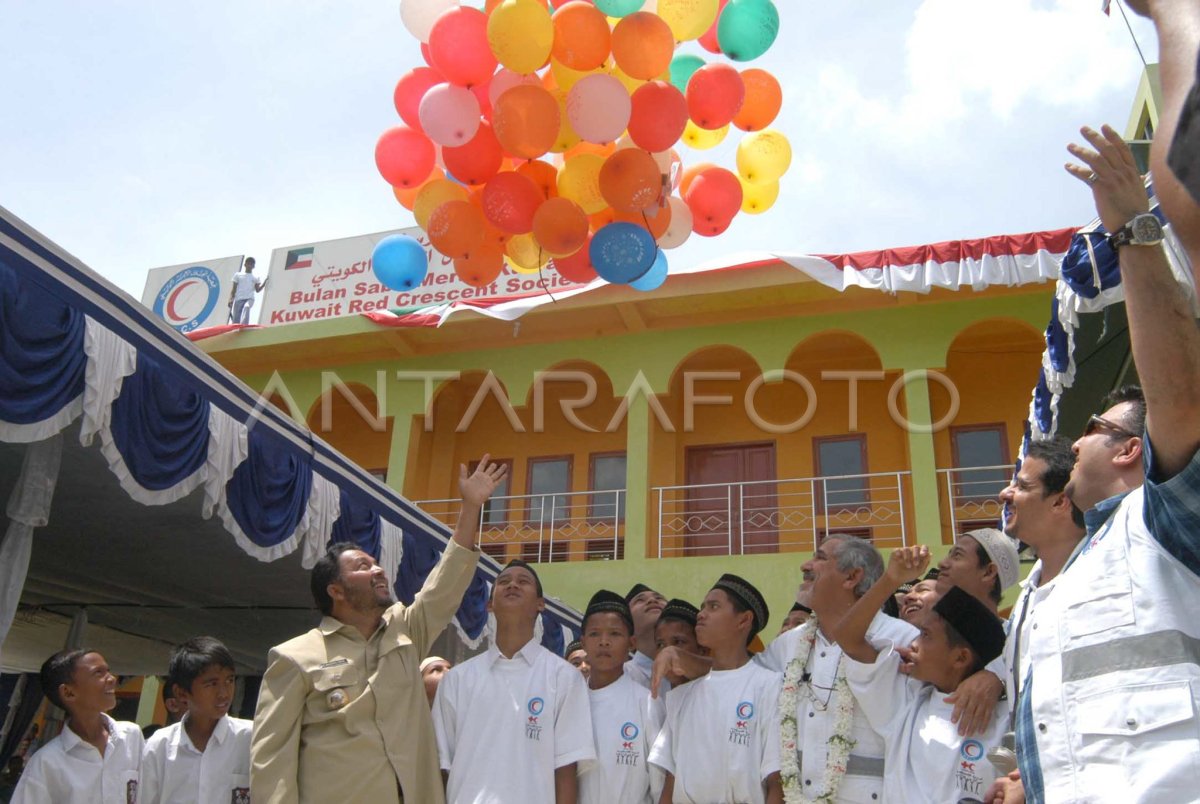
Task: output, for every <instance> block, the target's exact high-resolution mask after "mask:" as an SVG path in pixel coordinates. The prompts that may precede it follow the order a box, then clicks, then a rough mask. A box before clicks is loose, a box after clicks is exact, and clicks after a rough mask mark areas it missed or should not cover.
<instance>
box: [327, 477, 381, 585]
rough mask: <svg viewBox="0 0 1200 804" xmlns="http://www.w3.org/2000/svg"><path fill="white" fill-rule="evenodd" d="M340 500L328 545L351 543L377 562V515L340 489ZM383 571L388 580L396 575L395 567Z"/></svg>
mask: <svg viewBox="0 0 1200 804" xmlns="http://www.w3.org/2000/svg"><path fill="white" fill-rule="evenodd" d="M340 499H341V508H340V513H339V514H338V518H337V520H336V521H335V522H334V523H333V528H332V529H331V530H330V535H329V543H330V544H333V543H334V542H353V543H354V544H357V545H358V549H360V550H362V551H363V552H364V553H367V554H369V555H370V556H371V557H372V558H374V559H375V560H376V561H378V560H379V554H380V544H379V534H380V532H381V530H382V528H381V526H380V521H379V513H378V512H376V511H375V510H374V509H373V508H370V507H368V506H365V505H360V504H359V503H358V501H357V500H356V499H355V498H354V497H353V496H352V495H350V494H347V493H346V490H345V489H341V494H340ZM383 569H384V571H386V572H387V574H388V577H389V578H391V577H394V576H395V574H396V568H395V567H384V568H383Z"/></svg>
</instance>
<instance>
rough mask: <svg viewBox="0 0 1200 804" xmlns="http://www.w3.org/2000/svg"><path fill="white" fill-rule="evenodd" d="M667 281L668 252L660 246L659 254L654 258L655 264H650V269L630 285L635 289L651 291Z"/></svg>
mask: <svg viewBox="0 0 1200 804" xmlns="http://www.w3.org/2000/svg"><path fill="white" fill-rule="evenodd" d="M666 281H667V253H666V252H665V251H663V250H662V249H661V248H660V249H659V250H658V255H657V256H656V257H655V258H654V264H653V265H651V266H650V270H649V271H647V272H646V273H644V274H642V275H641V276H639V277H638V278H637V279H635V280H633V281H632V282H630V283H629V287H631V288H633V289H634V290H641V291H650V290H654V289H655V288H658V287H660V286H661V285H662V283H663V282H666Z"/></svg>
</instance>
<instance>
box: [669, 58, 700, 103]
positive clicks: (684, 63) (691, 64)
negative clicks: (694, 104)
mask: <svg viewBox="0 0 1200 804" xmlns="http://www.w3.org/2000/svg"><path fill="white" fill-rule="evenodd" d="M703 66H704V59H702V58H700V57H699V56H694V55H692V54H691V53H680V54H679V55H678V56H676V57H675V58H673V59H671V83H672V84H674V85H675V88H676V89H678V90H679V91H680V92H682V93H683V94H684V95H686V94H687V84H688V79H689V78H691V77H692V73H694V72H696V71H697V70H699V69H700V68H701V67H703Z"/></svg>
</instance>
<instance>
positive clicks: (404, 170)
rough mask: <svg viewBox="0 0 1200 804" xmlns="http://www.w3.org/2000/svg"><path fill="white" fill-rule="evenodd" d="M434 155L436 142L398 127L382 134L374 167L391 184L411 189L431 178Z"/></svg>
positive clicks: (415, 132)
mask: <svg viewBox="0 0 1200 804" xmlns="http://www.w3.org/2000/svg"><path fill="white" fill-rule="evenodd" d="M433 154H434V148H433V143H431V142H430V141H429V140H428V139H426V137H425V136H424V135H423V134H421V132H419V131H413V130H412V129H411V128H408V127H407V126H396V127H395V128H389V129H388V130H387V131H385V132H383V134H382V135H381V136H380V137H379V142H377V143H376V144H375V166H376V167H378V168H379V172H380V174H381V175H382V176H383V178H384V179H386V180H387V183H388V184H390V185H392V186H393V187H402V188H404V189H411V188H413V187H417V186H418V185H420V184H423V183H424V182H425V180H426V179H427V178H429V172H430V171H431V170H433V158H434V156H433Z"/></svg>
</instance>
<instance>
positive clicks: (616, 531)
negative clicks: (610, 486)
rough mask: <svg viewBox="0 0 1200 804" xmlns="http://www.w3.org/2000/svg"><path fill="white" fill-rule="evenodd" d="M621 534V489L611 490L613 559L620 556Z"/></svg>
mask: <svg viewBox="0 0 1200 804" xmlns="http://www.w3.org/2000/svg"><path fill="white" fill-rule="evenodd" d="M620 535H621V490H620V489H617V490H615V491H613V561H616V560H618V559H619V558H620V557H621V551H620V539H619V536H620Z"/></svg>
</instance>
